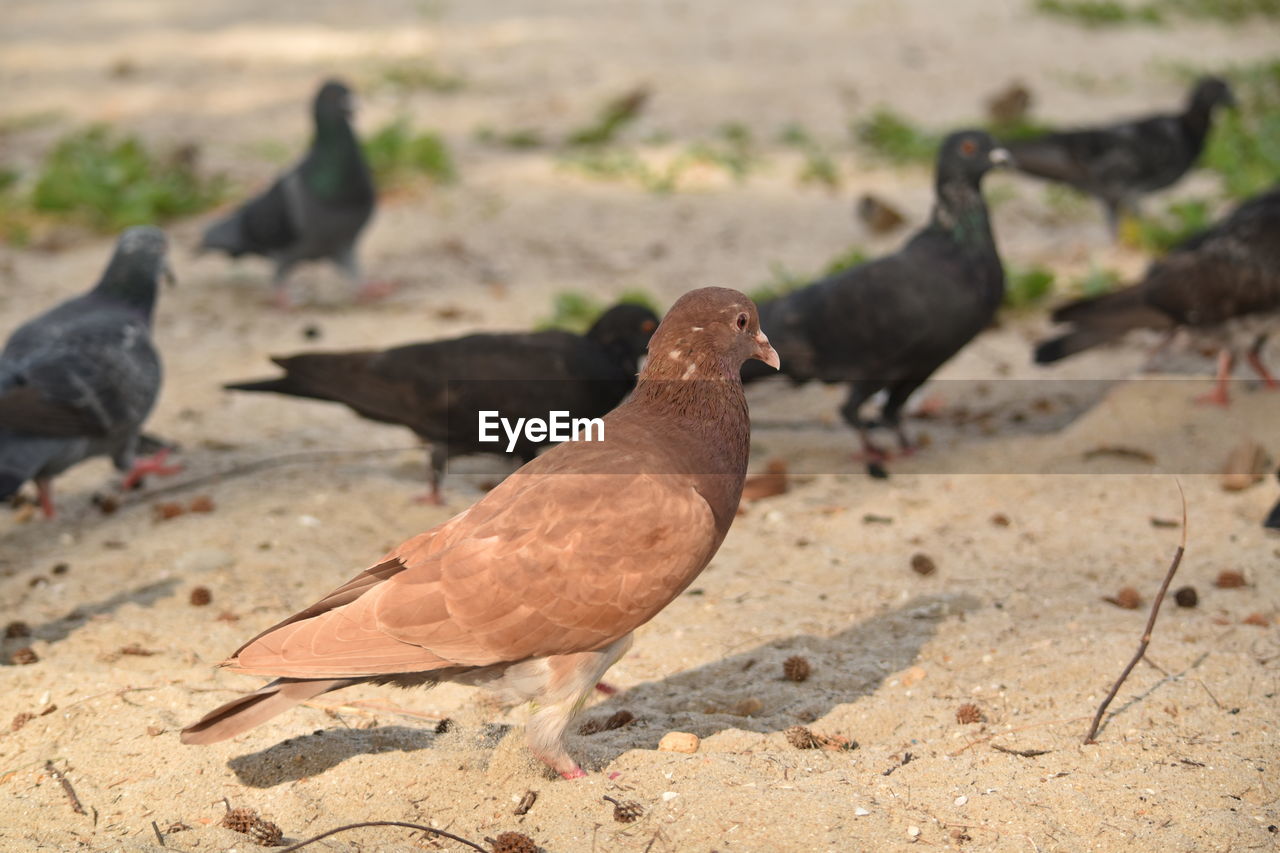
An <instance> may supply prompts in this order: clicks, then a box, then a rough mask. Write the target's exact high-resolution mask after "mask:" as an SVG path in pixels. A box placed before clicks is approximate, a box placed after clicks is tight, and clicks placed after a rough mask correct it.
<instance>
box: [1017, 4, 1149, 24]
mask: <svg viewBox="0 0 1280 853" xmlns="http://www.w3.org/2000/svg"><path fill="white" fill-rule="evenodd" d="M1162 5H1163V4H1160V3H1157V2H1152V3H1141V4H1134V3H1117V2H1115V0H1036V3H1035V9H1036V11H1037V12H1040V13H1041V14H1044V15H1050V16H1052V17H1055V18H1062V19H1064V20H1067V21H1071V22H1072V23H1075V24H1079V25H1080V26H1082V27H1089V28H1091V29H1096V28H1099V27H1114V26H1122V25H1128V24H1162V23H1164V11H1163V9H1162Z"/></svg>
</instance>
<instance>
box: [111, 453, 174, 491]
mask: <svg viewBox="0 0 1280 853" xmlns="http://www.w3.org/2000/svg"><path fill="white" fill-rule="evenodd" d="M168 458H169V448H167V447H166V448H165V449H164V450H161V451H160V452H158V453H156V454H155V455H154V456H148V457H147V458H146V459H139V460H138V461H137V462H135V463H133V468H132V469H130V471H129V473H128V474H126V475H125V478H124V480H123V482H121V483H120V489H121V490H122V491H126V492H127V491H129V490H130V489H133V488H136V487H137V485H138V484H139V483H141V482H142V478H143V477H146V476H147V475H148V474H155V475H156V476H157V477H169V476H172V475H174V474H178V473H181V472H182V466H181V465H166V464H164V463H165V462H166V461H167V460H168Z"/></svg>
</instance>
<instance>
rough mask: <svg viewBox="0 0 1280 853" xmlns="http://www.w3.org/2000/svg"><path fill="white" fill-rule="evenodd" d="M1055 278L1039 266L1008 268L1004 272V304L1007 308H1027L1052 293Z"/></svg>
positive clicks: (1047, 270)
mask: <svg viewBox="0 0 1280 853" xmlns="http://www.w3.org/2000/svg"><path fill="white" fill-rule="evenodd" d="M1055 278H1056V276H1054V274H1053V271H1052V270H1049V269H1046V268H1045V267H1041V266H1030V267H1010V266H1006V267H1005V270H1004V279H1005V291H1004V304H1005V307H1008V308H1014V309H1018V308H1029V307H1031V306H1033V305H1036V304H1037V303H1039V302H1041V301H1043V300H1044V298H1045V297H1047V296H1048V295H1049V294H1050V293H1052V292H1053V282H1054V280H1055Z"/></svg>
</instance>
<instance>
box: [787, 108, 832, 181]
mask: <svg viewBox="0 0 1280 853" xmlns="http://www.w3.org/2000/svg"><path fill="white" fill-rule="evenodd" d="M778 141H779V142H780V143H782V144H783V145H786V146H788V147H790V148H795V149H796V150H798V151H799V152H800V153H801V154H802V155H803V156H804V161H803V162H802V164H801V166H800V171H799V172H797V173H796V181H797V182H798V183H800V184H801V185H805V184H817V185H819V186H822V187H826V188H827V189H829V190H833V191H834V190H838V189H840V186H841V184H842V183H843V181H842V180H841V178H840V167H839V165H837V164H836V161H835V158H834V157H832V156H831V153H830V152H829V151H828V150H827V148H826V146H824V145H823V144H822V143H821V142H819V141H818V140H817V139H815V138H814V137H813V136H812V135H811V134H810V133H809V131H807V130H805V129H804V127H803V126H801V125H799V124H794V123H792V124H788V125H787V126H786V127H784V128H783V129H782V132H781V133H780V134H778Z"/></svg>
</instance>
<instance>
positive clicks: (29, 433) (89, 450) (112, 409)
mask: <svg viewBox="0 0 1280 853" xmlns="http://www.w3.org/2000/svg"><path fill="white" fill-rule="evenodd" d="M167 249H168V241H167V240H166V239H165V236H164V232H162V231H160V230H159V229H158V228H152V227H150V226H143V227H138V228H130V229H129V230H128V231H126V232H124V234H123V235H122V236H121V237H120V240H119V242H118V243H117V244H116V250H115V254H114V255H112V257H111V263H109V264H108V265H107V269H106V272H104V273H103V274H102V278H101V279H100V280H99V281H98V284H97V285H96V286H95V287H94V288H93V290H91V291H89V292H88V293H86V294H85V295H83V296H77V297H76V298H74V299H70V300H68V301H66V302H64V303H62V304H61V305H59V306H57V307H56V308H53V309H52V310H50V311H48V312H46V313H44V314H41V315H40V316H39V317H36V318H35V319H33V320H30V321H28V322H27V323H26V324H24V325H22V326H21V327H19V328H18V330H17V331H16V332H14V333H13V335H12V336H11V337H10V338H9V341H8V343H6V344H5V347H4V351H3V352H0V500H3V499H5V498H8V497H10V496H12V495H13V494H14V493H16V492H17V491H18V490H19V489H20V488H21V487H22V485H23V483H25V482H26V481H28V480H35V483H36V488H37V489H38V490H39V496H40V506H41V508H42V509H43V510H44V514H45V516H46V517H48V518H51V517H53V514H54V509H53V490H52V486H51V482H52V479H53V478H54V477H55V476H57V475H58V474H60V473H62V472H63V471H65V470H67V469H68V468H70V467H71V466H72V465H75V464H76V463H78V462H80V461H82V460H85V459H88V458H90V457H92V456H110V457H111V461H112V462H114V463H115V466H116V468H117V469H119V470H121V471H126V472H128V474H127V476H126V478H125V480H124V483H123V485H124V486H125V487H130V486H132V485H133V484H134V483H136V482H137V480H138V479H139V478H140V477H141V476H142V475H144V474H148V473H155V474H164V473H172V472H173V470H174V469H172V468H167V467H166V466H165V465H164V461H165V456H166V455H167V451H163V450H162V451H161V452H160V453H158V454H156V456H154V457H152V458H151V459H146V460H137V461H135V459H134V456H135V450H136V448H137V444H138V440H139V433H140V431H141V429H142V424H143V422H144V421H145V420H146V419H147V415H148V414H149V413H150V412H151V407H152V406H153V405H154V404H155V402H156V396H157V395H158V393H159V391H160V357H159V355H158V354H157V353H156V348H155V346H154V345H153V344H152V342H151V314H152V309H153V307H154V306H155V300H156V288H157V282H158V279H159V278H160V277H161V276H162V275H165V276H168V275H171V273H170V272H169V267H168V263H167V261H166V259H165V253H166V251H167Z"/></svg>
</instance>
